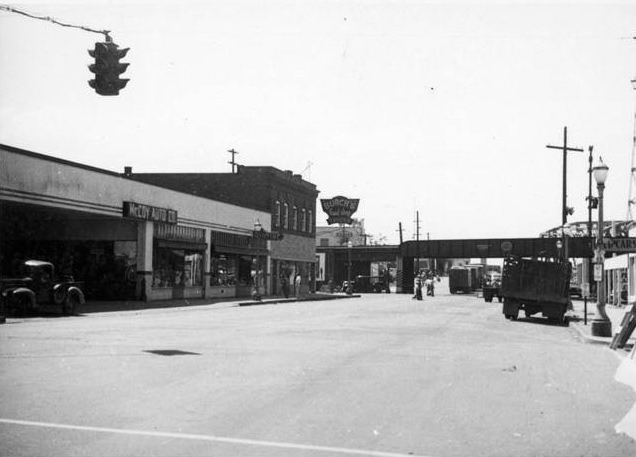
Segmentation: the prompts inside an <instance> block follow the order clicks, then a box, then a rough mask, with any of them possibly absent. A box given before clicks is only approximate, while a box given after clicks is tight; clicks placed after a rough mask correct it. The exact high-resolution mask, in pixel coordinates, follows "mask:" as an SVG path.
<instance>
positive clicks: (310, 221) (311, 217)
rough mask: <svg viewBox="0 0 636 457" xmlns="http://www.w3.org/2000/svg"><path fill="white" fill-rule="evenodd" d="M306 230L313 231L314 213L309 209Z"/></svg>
mask: <svg viewBox="0 0 636 457" xmlns="http://www.w3.org/2000/svg"><path fill="white" fill-rule="evenodd" d="M307 231H308V232H309V233H313V232H314V213H313V212H312V211H311V210H309V217H308V221H307Z"/></svg>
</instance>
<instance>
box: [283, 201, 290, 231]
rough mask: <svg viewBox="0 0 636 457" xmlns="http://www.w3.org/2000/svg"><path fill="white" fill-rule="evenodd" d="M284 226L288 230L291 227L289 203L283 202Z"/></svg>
mask: <svg viewBox="0 0 636 457" xmlns="http://www.w3.org/2000/svg"><path fill="white" fill-rule="evenodd" d="M283 228H284V229H285V230H287V229H288V228H289V205H288V204H287V203H283Z"/></svg>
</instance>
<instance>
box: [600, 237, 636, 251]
mask: <svg viewBox="0 0 636 457" xmlns="http://www.w3.org/2000/svg"><path fill="white" fill-rule="evenodd" d="M601 247H602V249H603V250H604V251H605V252H636V238H604V239H603V243H602V244H601Z"/></svg>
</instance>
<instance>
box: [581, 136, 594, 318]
mask: <svg viewBox="0 0 636 457" xmlns="http://www.w3.org/2000/svg"><path fill="white" fill-rule="evenodd" d="M588 149H589V152H590V154H589V156H588V158H587V161H588V168H587V174H588V189H587V237H588V239H589V242H590V252H592V251H593V250H594V249H593V248H594V241H593V238H592V208H593V206H594V202H593V199H594V197H592V159H593V157H592V151H593V150H594V146H590V147H589V148H588ZM585 262H586V263H587V278H586V281H587V293H586V294H585V296H584V297H583V325H587V297H588V296H589V295H591V292H592V282H593V279H594V276H593V274H592V262H591V259H589V258H588V259H585Z"/></svg>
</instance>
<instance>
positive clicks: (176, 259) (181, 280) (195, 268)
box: [152, 246, 203, 287]
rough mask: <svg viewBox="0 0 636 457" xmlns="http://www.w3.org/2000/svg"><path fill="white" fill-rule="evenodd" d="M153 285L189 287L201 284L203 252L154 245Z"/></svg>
mask: <svg viewBox="0 0 636 457" xmlns="http://www.w3.org/2000/svg"><path fill="white" fill-rule="evenodd" d="M152 270H153V279H152V286H153V287H191V286H201V285H203V253H202V252H201V251H195V250H188V249H175V248H167V247H158V246H155V249H154V253H153V265H152Z"/></svg>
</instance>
